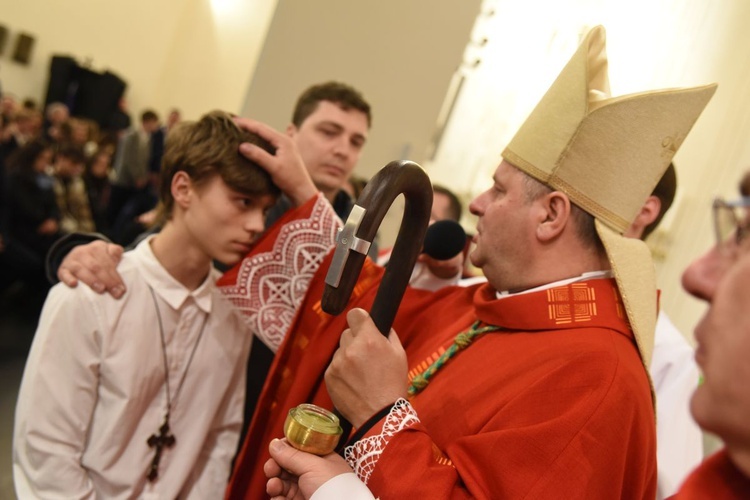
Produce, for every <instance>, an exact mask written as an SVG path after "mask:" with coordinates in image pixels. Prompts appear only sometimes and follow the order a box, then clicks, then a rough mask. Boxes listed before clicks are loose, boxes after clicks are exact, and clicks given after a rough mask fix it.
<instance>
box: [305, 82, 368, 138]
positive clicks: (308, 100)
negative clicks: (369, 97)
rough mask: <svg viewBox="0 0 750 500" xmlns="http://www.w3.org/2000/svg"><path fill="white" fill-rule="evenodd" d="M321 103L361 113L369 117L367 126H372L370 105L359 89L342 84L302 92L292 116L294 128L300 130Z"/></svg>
mask: <svg viewBox="0 0 750 500" xmlns="http://www.w3.org/2000/svg"><path fill="white" fill-rule="evenodd" d="M320 101H329V102H332V103H334V104H336V105H337V106H339V107H340V108H341V109H344V110H347V111H348V110H350V109H356V110H357V111H361V112H362V113H364V114H365V115H366V116H367V126H368V127H370V126H372V115H371V113H370V104H369V103H368V102H367V101H365V98H364V97H362V94H361V93H360V92H359V91H358V90H357V89H355V88H354V87H350V86H349V85H347V84H345V83H340V82H325V83H320V84H318V85H313V86H312V87H309V88H308V89H307V90H305V91H304V92H302V95H300V96H299V99H297V105H296V106H295V107H294V113H293V114H292V123H293V124H294V126H295V127H298V128H299V127H300V126H301V125H302V122H304V121H305V120H306V119H307V117H308V116H310V115H311V114H313V113H314V112H315V110H316V109H317V108H318V103H319V102H320Z"/></svg>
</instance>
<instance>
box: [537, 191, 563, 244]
mask: <svg viewBox="0 0 750 500" xmlns="http://www.w3.org/2000/svg"><path fill="white" fill-rule="evenodd" d="M536 202H537V203H539V210H540V214H541V216H540V218H539V223H538V224H537V228H536V235H537V238H539V241H542V242H549V241H552V240H554V239H555V238H557V237H558V236H560V234H562V232H563V231H564V230H565V227H566V226H567V225H568V224H571V223H572V221H571V219H570V211H571V204H570V199H568V197H567V195H565V194H564V193H561V192H560V191H552V192H551V193H548V194H546V195H544V196H541V197H540V198H539V199H538V200H536Z"/></svg>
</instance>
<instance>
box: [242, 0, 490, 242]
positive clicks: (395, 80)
mask: <svg viewBox="0 0 750 500" xmlns="http://www.w3.org/2000/svg"><path fill="white" fill-rule="evenodd" d="M479 4H480V1H479V0H461V1H456V0H407V1H403V0H380V1H378V2H352V1H351V0H315V1H305V0H280V1H279V3H278V8H277V11H276V13H275V15H274V19H273V22H272V25H271V28H270V30H269V35H268V39H267V41H266V45H265V47H264V49H263V53H262V55H261V59H260V61H259V63H258V68H257V70H256V74H255V77H254V79H253V83H252V86H251V87H250V89H249V92H248V94H247V100H246V102H245V106H244V108H243V111H242V114H243V116H250V117H253V118H257V119H259V120H262V121H265V122H267V123H269V124H271V125H272V126H274V127H276V128H277V129H280V130H283V129H284V128H285V127H286V125H287V124H288V123H289V122H290V120H291V116H292V110H293V108H294V104H295V102H296V100H297V97H298V96H299V94H300V93H301V92H302V91H303V90H304V89H305V88H307V87H308V86H310V85H312V84H315V83H320V82H323V81H327V80H340V81H343V82H346V83H348V84H350V85H353V86H354V87H356V88H357V89H359V90H360V91H361V92H362V93H363V94H364V96H365V98H366V99H367V100H368V101H369V102H370V104H371V105H372V112H373V125H372V129H371V131H370V137H369V138H368V141H367V145H366V146H365V149H364V151H363V154H362V158H361V160H360V163H359V165H358V166H357V169H356V173H357V174H359V175H361V176H365V177H370V176H372V174H374V173H375V172H377V171H378V170H379V169H380V168H382V167H383V166H384V165H385V164H386V163H388V162H389V161H391V160H398V159H410V160H413V161H416V162H418V163H422V162H423V161H424V160H425V150H426V147H427V144H428V142H429V139H430V137H431V135H432V133H433V131H434V128H435V121H436V118H437V114H438V110H439V108H440V104H441V102H442V101H443V97H444V95H445V92H446V90H447V87H448V83H449V81H450V77H451V74H452V73H453V71H454V70H455V69H456V67H457V66H458V65H459V64H460V62H461V55H462V52H463V46H464V44H465V43H466V39H467V38H468V35H469V32H470V30H471V26H472V24H473V22H474V18H475V17H476V15H477V12H478V9H479ZM400 201H401V199H400V198H399V199H398V200H397V203H395V204H394V210H392V211H391V212H389V214H388V216H386V220H385V221H384V223H383V225H382V226H381V231H380V237H381V243H382V244H383V245H388V244H392V242H393V240H394V239H395V235H396V231H397V228H398V224H399V222H400V218H401V212H402V211H403V208H402V205H401V204H400V203H399V202H400Z"/></svg>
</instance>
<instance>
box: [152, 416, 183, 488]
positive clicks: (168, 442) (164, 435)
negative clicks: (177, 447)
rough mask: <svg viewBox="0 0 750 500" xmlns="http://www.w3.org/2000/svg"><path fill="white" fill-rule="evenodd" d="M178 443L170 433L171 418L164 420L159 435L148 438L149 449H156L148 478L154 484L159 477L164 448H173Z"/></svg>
mask: <svg viewBox="0 0 750 500" xmlns="http://www.w3.org/2000/svg"><path fill="white" fill-rule="evenodd" d="M176 442H177V441H176V440H175V437H174V435H173V434H170V433H169V417H167V418H166V419H165V420H164V423H163V424H162V426H161V427H159V434H152V435H151V437H149V438H148V440H147V441H146V444H148V446H149V448H156V452H155V453H154V459H153V460H152V461H151V467H149V470H148V474H146V478H147V479H148V480H149V481H151V482H154V481H156V478H158V477H159V462H160V461H161V453H162V451H164V448H171V447H172V446H174V444H175V443H176Z"/></svg>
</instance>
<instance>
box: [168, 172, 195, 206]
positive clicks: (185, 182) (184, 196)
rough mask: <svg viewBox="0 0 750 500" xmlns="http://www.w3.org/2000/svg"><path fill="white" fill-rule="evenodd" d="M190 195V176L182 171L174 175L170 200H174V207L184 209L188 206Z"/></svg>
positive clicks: (191, 187)
mask: <svg viewBox="0 0 750 500" xmlns="http://www.w3.org/2000/svg"><path fill="white" fill-rule="evenodd" d="M192 194H193V182H192V180H191V179H190V176H189V175H188V174H187V173H186V172H184V171H179V172H177V173H176V174H174V176H173V177H172V198H174V202H175V205H177V206H180V207H182V208H186V207H187V206H188V205H189V204H190V199H191V196H192Z"/></svg>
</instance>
